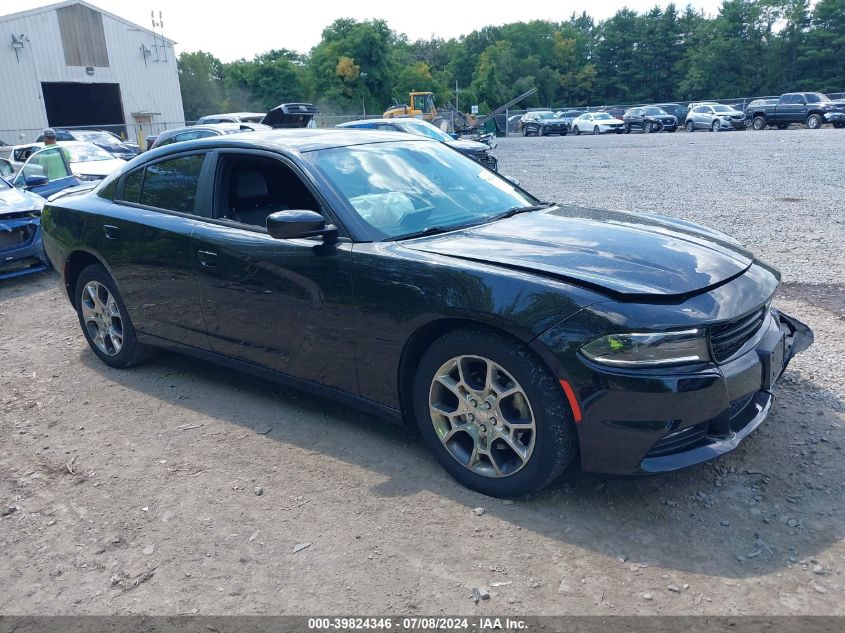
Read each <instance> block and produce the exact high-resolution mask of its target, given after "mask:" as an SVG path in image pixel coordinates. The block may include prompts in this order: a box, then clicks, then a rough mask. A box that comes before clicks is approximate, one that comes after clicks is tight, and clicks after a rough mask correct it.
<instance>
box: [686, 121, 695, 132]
mask: <svg viewBox="0 0 845 633" xmlns="http://www.w3.org/2000/svg"><path fill="white" fill-rule="evenodd" d="M687 132H695V123H693V122H692V121H687Z"/></svg>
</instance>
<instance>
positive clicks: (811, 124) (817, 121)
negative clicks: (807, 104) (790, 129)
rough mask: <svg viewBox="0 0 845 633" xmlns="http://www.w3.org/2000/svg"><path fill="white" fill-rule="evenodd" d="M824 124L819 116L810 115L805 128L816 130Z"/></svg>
mask: <svg viewBox="0 0 845 633" xmlns="http://www.w3.org/2000/svg"><path fill="white" fill-rule="evenodd" d="M823 124H824V119H823V118H822V115H821V114H811V115H810V116H808V117H807V127H808V128H809V129H811V130H818V129H819V128H821V126H822V125H823Z"/></svg>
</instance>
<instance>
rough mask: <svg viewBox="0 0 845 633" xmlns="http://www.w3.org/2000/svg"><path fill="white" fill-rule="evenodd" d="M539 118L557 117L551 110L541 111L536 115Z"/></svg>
mask: <svg viewBox="0 0 845 633" xmlns="http://www.w3.org/2000/svg"><path fill="white" fill-rule="evenodd" d="M538 116H539V117H540V118H541V119H555V118H557V117H556V116H555V115H554V113H552V112H541V113H540V114H539V115H538Z"/></svg>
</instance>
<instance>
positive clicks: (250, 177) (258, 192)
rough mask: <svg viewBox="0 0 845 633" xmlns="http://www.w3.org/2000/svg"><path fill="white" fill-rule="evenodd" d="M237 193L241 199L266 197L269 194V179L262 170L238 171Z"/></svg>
mask: <svg viewBox="0 0 845 633" xmlns="http://www.w3.org/2000/svg"><path fill="white" fill-rule="evenodd" d="M235 193H236V195H237V197H238V199H240V200H244V199H247V200H249V199H256V198H265V197H267V195H268V194H269V190H268V189H267V180H266V179H265V178H264V174H262V173H261V172H260V171H242V172H238V175H237V179H236V182H235Z"/></svg>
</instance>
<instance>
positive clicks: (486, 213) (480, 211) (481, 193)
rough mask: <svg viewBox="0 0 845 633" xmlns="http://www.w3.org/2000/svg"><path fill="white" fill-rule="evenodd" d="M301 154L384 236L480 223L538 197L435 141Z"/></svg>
mask: <svg viewBox="0 0 845 633" xmlns="http://www.w3.org/2000/svg"><path fill="white" fill-rule="evenodd" d="M306 157H307V158H308V159H309V160H310V161H311V162H312V163H313V164H314V165H315V166H316V167H317V168H318V169H319V170H320V171H321V172H322V173H323V174H324V175H325V177H326V178H327V179H328V180H329V181H330V182H331V183H332V185H333V186H334V188H335V189H336V190H337V192H338V193H339V194H340V195H341V196H343V197H344V198H345V199H346V200H347V201H348V203H349V206H350V207H351V208H352V210H353V211H354V212H355V213H356V214H358V216H360V217H361V218H362V219H363V220H364V221H365V222H367V223H368V224H369V225H370V226H371V227H373V228H374V229H375V230H376V231H377V232H378V233H379V234H380V235H381V236H383V238H395V237H400V236H403V235H407V234H411V233H414V232H417V231H421V230H425V229H427V228H430V227H434V226H436V227H446V228H448V227H457V226H462V225H467V224H481V223H483V222H486V221H488V220H490V219H491V218H493V217H495V216H497V215H500V214H502V213H504V212H505V211H508V210H510V209H513V208H519V207H525V206H531V205H534V204H537V201H536V200H535V199H534V198H532V197H531V196H529V195H528V194H526V193H523V192H521V191H519V190H518V189H517V188H516V187H514V186H513V185H512V184H511V183H510V182H508V181H507V180H505V179H503V178H500V177H499V176H496V175H495V174H493V173H492V172H490V171H488V170H487V169H486V168H484V167H482V166H481V165H479V164H478V163H477V162H476V161H474V160H472V159H470V158H467V157H465V156H464V155H462V154H460V153H458V152H455V151H452V150H451V149H449V148H448V147H444V146H443V145H442V144H440V143H425V142H414V141H410V142H392V143H378V144H373V145H356V146H352V147H340V148H333V149H325V150H319V151H315V152H310V153H307V154H306Z"/></svg>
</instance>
